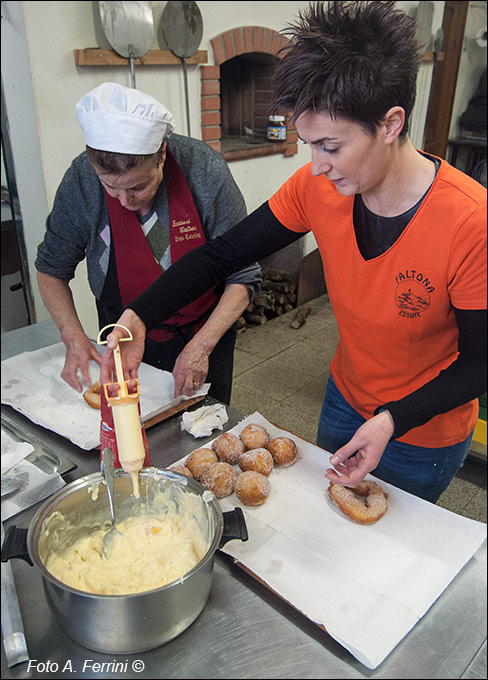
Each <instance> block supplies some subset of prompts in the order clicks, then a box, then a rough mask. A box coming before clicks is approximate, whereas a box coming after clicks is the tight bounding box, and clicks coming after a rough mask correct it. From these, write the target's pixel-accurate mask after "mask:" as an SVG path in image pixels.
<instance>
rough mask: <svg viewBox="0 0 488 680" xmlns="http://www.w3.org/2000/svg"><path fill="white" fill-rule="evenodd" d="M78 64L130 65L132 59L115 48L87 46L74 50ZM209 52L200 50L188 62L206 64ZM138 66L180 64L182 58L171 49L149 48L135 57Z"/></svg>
mask: <svg viewBox="0 0 488 680" xmlns="http://www.w3.org/2000/svg"><path fill="white" fill-rule="evenodd" d="M74 53H75V64H76V65H77V66H128V65H129V63H130V61H129V59H126V58H125V57H121V56H120V54H117V52H116V51H115V50H102V49H100V48H99V47H87V48H85V49H84V50H74ZM207 62H208V52H207V51H206V50H198V52H196V53H195V54H194V55H193V56H192V57H188V59H187V60H186V63H187V64H206V63H207ZM134 64H135V65H136V66H178V65H180V64H181V59H180V58H179V57H176V56H175V55H174V54H173V52H170V51H169V50H149V51H148V52H146V54H145V55H144V56H143V57H137V58H136V59H134Z"/></svg>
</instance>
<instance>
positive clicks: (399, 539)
mask: <svg viewBox="0 0 488 680" xmlns="http://www.w3.org/2000/svg"><path fill="white" fill-rule="evenodd" d="M249 423H257V424H259V425H262V426H263V427H265V428H266V429H267V430H268V432H269V433H270V435H271V437H277V436H286V437H290V438H291V439H293V440H294V441H295V443H296V444H297V447H298V452H299V458H298V460H297V462H296V463H295V464H294V465H292V466H291V467H288V468H275V469H274V470H273V472H272V473H271V475H270V477H269V481H270V484H271V493H270V496H269V498H268V499H267V500H266V502H265V503H264V504H263V505H261V506H257V507H247V506H244V505H242V503H240V501H239V500H238V499H237V496H236V495H235V493H233V494H232V495H231V496H228V497H227V498H224V499H222V500H220V501H219V503H220V505H221V507H222V509H223V510H224V511H226V510H232V509H233V508H234V507H236V506H240V507H241V508H242V510H243V512H244V515H245V518H246V523H247V527H248V531H249V540H248V541H246V542H244V543H242V542H239V541H230V542H229V543H226V544H225V546H224V547H223V548H221V550H223V552H225V553H227V554H229V555H231V556H232V557H233V558H234V559H235V560H236V561H237V562H239V563H241V564H242V565H243V566H245V567H246V568H247V569H248V570H250V571H251V572H252V573H253V574H254V575H256V576H257V577H258V578H259V579H260V580H262V581H263V582H264V583H265V584H266V585H267V586H269V588H270V589H271V590H273V591H274V592H276V593H277V594H278V595H279V596H280V597H281V598H283V599H284V600H286V601H287V602H289V603H290V604H292V605H293V607H295V608H296V609H297V610H299V611H300V612H302V613H303V614H304V615H305V616H306V617H307V618H309V619H310V620H312V621H314V622H315V623H317V624H319V625H321V626H323V627H324V628H325V629H326V631H327V633H328V634H330V635H331V636H332V637H333V638H334V639H335V640H337V641H338V642H339V643H340V644H341V645H342V646H343V647H345V648H346V649H348V650H349V651H350V652H351V654H353V656H355V657H356V658H357V659H358V660H359V661H360V662H361V663H363V664H364V665H365V666H367V667H368V668H371V669H374V668H376V667H377V666H378V665H379V664H380V663H381V662H382V661H384V659H385V658H386V657H387V656H388V654H390V652H391V651H392V650H393V649H394V648H395V647H396V645H397V644H398V643H399V642H400V641H401V640H402V639H403V638H404V637H405V635H407V633H408V632H409V631H410V630H411V629H412V628H413V627H414V626H415V624H416V623H417V622H418V621H419V620H420V618H422V616H423V615H424V614H425V613H426V612H427V610H428V609H429V608H430V607H431V606H432V604H433V603H434V602H435V600H437V598H438V597H439V596H440V595H441V594H442V593H443V591H444V590H445V589H446V588H447V586H448V585H449V583H450V582H451V581H452V580H453V579H454V577H455V576H456V574H457V573H458V572H459V571H460V570H461V569H462V567H463V566H464V565H465V564H466V563H467V562H468V561H469V560H470V559H471V557H472V556H473V555H474V553H475V552H476V551H477V550H478V548H479V547H480V546H481V544H482V543H483V541H484V540H485V538H486V525H485V524H482V523H481V522H475V521H473V520H470V519H467V518H465V517H461V516H460V515H456V514H454V513H451V512H449V511H448V510H444V509H443V508H440V507H439V506H437V505H433V504H432V503H428V502H427V501H424V500H422V499H420V498H417V497H416V496H412V495H411V494H408V493H406V492H405V491H402V490H400V489H397V488H396V487H394V486H391V485H390V484H387V483H386V482H383V481H380V485H381V486H382V488H383V489H384V490H385V491H386V492H387V493H388V494H389V497H388V511H387V513H386V514H385V515H384V516H383V517H382V518H381V520H379V521H378V522H376V523H375V524H371V525H365V526H361V525H358V524H355V523H354V522H352V521H351V520H349V519H348V518H347V517H345V516H344V515H343V514H342V513H341V512H340V511H339V510H338V509H337V508H336V506H335V505H334V504H333V503H332V502H331V501H330V500H329V497H328V493H327V489H328V486H329V482H328V480H327V479H325V478H324V474H325V472H326V470H327V469H328V468H329V467H330V464H329V457H330V454H329V453H328V452H326V451H324V450H323V449H320V448H318V447H317V446H314V445H313V444H310V443H308V442H306V441H305V440H303V439H301V438H300V437H297V436H296V435H294V434H292V433H290V432H287V431H286V430H283V429H280V428H278V427H276V426H274V425H272V424H271V423H269V422H268V421H267V420H266V419H265V418H263V416H261V415H260V414H259V413H253V414H252V415H250V416H247V417H246V418H245V419H244V420H242V421H241V422H240V423H239V424H238V425H237V426H236V427H234V428H232V429H231V430H229V432H233V433H234V434H237V435H238V434H239V433H240V432H241V430H242V429H243V428H244V427H245V426H246V425H248V424H249ZM206 446H210V442H209V443H208V444H206ZM184 461H185V459H182V460H181V461H179V464H183V463H184Z"/></svg>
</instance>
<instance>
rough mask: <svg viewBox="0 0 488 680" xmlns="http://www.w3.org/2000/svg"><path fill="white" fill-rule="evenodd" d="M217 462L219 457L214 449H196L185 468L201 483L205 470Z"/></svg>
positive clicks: (186, 462)
mask: <svg viewBox="0 0 488 680" xmlns="http://www.w3.org/2000/svg"><path fill="white" fill-rule="evenodd" d="M217 461H218V458H217V455H216V453H215V451H212V449H205V448H203V449H195V451H192V452H191V453H190V455H189V456H188V458H187V459H186V461H185V467H187V468H188V469H189V470H190V472H191V473H192V475H193V476H194V478H195V479H197V480H198V481H200V477H201V476H202V475H203V473H204V472H205V470H206V469H207V468H208V467H210V466H211V465H213V464H214V463H216V462H217Z"/></svg>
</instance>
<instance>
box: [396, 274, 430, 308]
mask: <svg viewBox="0 0 488 680" xmlns="http://www.w3.org/2000/svg"><path fill="white" fill-rule="evenodd" d="M395 302H396V305H397V307H398V308H399V309H400V310H401V311H402V312H406V313H407V314H418V313H419V312H425V310H426V309H428V308H429V305H430V295H429V293H428V291H427V290H426V288H425V286H423V285H422V284H420V283H418V282H417V281H412V280H411V279H410V280H408V281H402V283H400V284H399V285H398V286H397V289H396V291H395Z"/></svg>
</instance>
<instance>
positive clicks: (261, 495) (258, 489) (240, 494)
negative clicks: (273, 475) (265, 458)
mask: <svg viewBox="0 0 488 680" xmlns="http://www.w3.org/2000/svg"><path fill="white" fill-rule="evenodd" d="M270 491H271V485H270V483H269V479H268V478H267V477H266V476H265V475H261V474H259V472H254V471H252V470H248V471H246V472H242V473H241V474H240V475H239V477H238V478H237V482H236V488H235V492H236V496H237V498H238V499H239V500H240V501H241V503H242V504H243V505H262V504H263V503H264V502H265V500H266V499H267V498H268V496H269V494H270Z"/></svg>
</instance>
